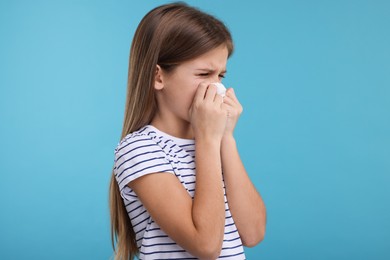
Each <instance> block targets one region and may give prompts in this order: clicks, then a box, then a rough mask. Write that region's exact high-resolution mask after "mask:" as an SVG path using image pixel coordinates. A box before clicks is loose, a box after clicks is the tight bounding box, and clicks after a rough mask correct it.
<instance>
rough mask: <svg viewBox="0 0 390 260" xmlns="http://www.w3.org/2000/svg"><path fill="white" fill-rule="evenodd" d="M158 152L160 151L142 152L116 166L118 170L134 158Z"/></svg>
mask: <svg viewBox="0 0 390 260" xmlns="http://www.w3.org/2000/svg"><path fill="white" fill-rule="evenodd" d="M158 152H161V150H155V151H150V152H144V153H139V154H136V155H135V156H133V157H131V158H129V159H127V160H125V161H123V162H122V163H121V164H120V165H118V167H117V168H118V169H119V168H120V167H121V166H122V165H123V164H124V163H125V162H128V161H130V160H133V159H134V158H137V157H138V156H141V155H145V154H150V153H158Z"/></svg>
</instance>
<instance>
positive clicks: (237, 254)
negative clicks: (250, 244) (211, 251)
mask: <svg viewBox="0 0 390 260" xmlns="http://www.w3.org/2000/svg"><path fill="white" fill-rule="evenodd" d="M243 253H244V252H241V253H237V254H234V255H224V256H220V257H218V258H225V257H232V256H237V255H242V254H243Z"/></svg>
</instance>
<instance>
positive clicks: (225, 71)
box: [197, 69, 227, 73]
mask: <svg viewBox="0 0 390 260" xmlns="http://www.w3.org/2000/svg"><path fill="white" fill-rule="evenodd" d="M197 71H206V72H212V73H213V72H215V71H216V70H214V69H197ZM221 73H227V70H226V69H225V70H223V71H221Z"/></svg>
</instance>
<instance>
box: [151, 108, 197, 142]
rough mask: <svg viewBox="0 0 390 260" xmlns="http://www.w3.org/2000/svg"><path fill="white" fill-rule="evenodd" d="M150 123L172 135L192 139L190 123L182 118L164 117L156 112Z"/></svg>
mask: <svg viewBox="0 0 390 260" xmlns="http://www.w3.org/2000/svg"><path fill="white" fill-rule="evenodd" d="M150 124H151V125H153V126H154V127H156V128H157V129H159V130H160V131H163V132H165V133H167V134H169V135H172V136H174V137H178V138H183V139H194V134H193V131H192V126H191V124H190V123H189V122H187V121H185V120H183V119H180V118H170V117H164V115H162V114H161V113H159V112H157V113H156V115H155V116H154V118H153V119H152V121H151V122H150Z"/></svg>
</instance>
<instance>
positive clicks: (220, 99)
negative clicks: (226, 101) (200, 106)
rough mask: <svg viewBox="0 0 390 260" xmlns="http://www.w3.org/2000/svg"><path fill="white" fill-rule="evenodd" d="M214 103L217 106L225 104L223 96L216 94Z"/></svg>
mask: <svg viewBox="0 0 390 260" xmlns="http://www.w3.org/2000/svg"><path fill="white" fill-rule="evenodd" d="M214 103H216V104H217V105H221V104H222V103H223V97H222V96H221V95H218V94H216V95H215V97H214Z"/></svg>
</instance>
